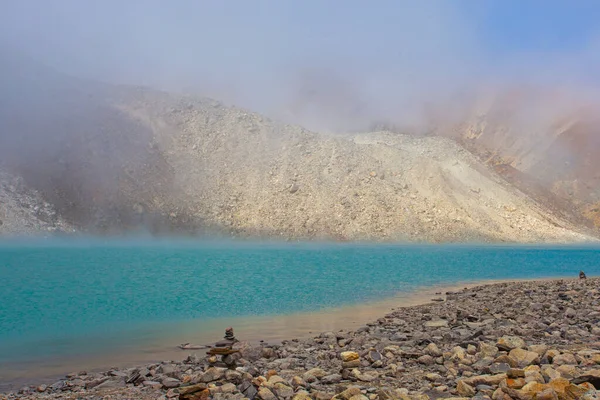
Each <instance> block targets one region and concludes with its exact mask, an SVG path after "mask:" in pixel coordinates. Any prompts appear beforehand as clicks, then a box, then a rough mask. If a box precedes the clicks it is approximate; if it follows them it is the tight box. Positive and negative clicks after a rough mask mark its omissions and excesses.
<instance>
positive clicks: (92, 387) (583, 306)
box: [0, 278, 600, 400]
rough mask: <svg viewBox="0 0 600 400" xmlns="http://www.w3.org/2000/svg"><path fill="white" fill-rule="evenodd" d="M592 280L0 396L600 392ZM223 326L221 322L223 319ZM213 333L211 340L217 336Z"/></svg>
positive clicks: (599, 321)
mask: <svg viewBox="0 0 600 400" xmlns="http://www.w3.org/2000/svg"><path fill="white" fill-rule="evenodd" d="M599 284H600V279H598V278H588V279H583V280H579V279H562V280H561V279H558V280H544V281H520V282H502V283H493V284H486V285H481V286H475V287H471V288H465V289H461V290H455V291H449V292H444V293H441V294H440V295H439V296H436V298H434V299H432V300H431V302H428V303H427V304H422V305H417V306H409V307H400V308H396V309H394V310H393V311H391V312H390V313H388V314H387V315H384V316H382V317H381V318H379V319H377V320H375V321H373V322H371V323H368V324H366V325H364V326H361V327H359V328H357V329H355V330H352V331H338V332H322V333H320V334H318V335H314V336H313V337H310V338H305V339H291V340H286V341H283V342H282V343H278V344H268V343H261V344H259V345H249V344H248V343H247V342H244V341H243V338H240V339H241V341H240V342H239V343H236V344H235V345H234V349H236V350H239V352H237V353H233V354H231V355H226V356H211V355H208V354H206V353H207V350H206V349H197V350H190V351H188V352H183V351H182V359H181V360H175V361H164V362H160V363H153V364H148V365H143V366H139V367H136V368H127V369H110V370H106V371H104V372H93V373H92V372H89V373H88V372H85V371H81V372H77V373H72V374H69V375H67V376H65V377H64V378H62V379H59V380H57V381H56V382H54V383H52V384H48V385H46V384H42V385H35V382H32V385H31V386H25V387H22V388H20V389H18V390H15V391H14V392H11V393H5V394H0V399H2V400H5V399H142V400H145V399H182V400H183V399H187V400H200V399H224V400H225V399H240V400H241V399H245V398H248V399H260V400H277V399H282V400H287V399H294V400H305V399H315V400H326V399H327V400H328V399H339V400H350V399H352V400H379V399H382V400H392V399H401V400H407V399H422V400H426V399H437V398H476V399H482V400H483V399H494V400H499V399H506V400H508V399H594V398H600V392H597V391H596V389H600V290H599V288H598V285H599ZM224 329H225V327H224ZM216 339H218V338H216Z"/></svg>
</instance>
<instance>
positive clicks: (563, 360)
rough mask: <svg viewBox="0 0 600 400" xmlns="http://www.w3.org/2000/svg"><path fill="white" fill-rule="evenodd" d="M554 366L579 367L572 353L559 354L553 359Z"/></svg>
mask: <svg viewBox="0 0 600 400" xmlns="http://www.w3.org/2000/svg"><path fill="white" fill-rule="evenodd" d="M552 364H554V365H577V364H578V363H577V359H576V358H575V356H574V355H573V354H571V353H564V354H559V355H557V356H555V357H553V358H552Z"/></svg>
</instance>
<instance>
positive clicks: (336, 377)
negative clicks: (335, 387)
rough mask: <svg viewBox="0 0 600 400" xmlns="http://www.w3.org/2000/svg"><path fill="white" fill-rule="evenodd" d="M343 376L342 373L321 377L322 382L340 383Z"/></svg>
mask: <svg viewBox="0 0 600 400" xmlns="http://www.w3.org/2000/svg"><path fill="white" fill-rule="evenodd" d="M341 381H342V376H341V375H340V374H331V375H327V376H324V377H323V378H321V382H322V383H325V384H332V383H340V382H341Z"/></svg>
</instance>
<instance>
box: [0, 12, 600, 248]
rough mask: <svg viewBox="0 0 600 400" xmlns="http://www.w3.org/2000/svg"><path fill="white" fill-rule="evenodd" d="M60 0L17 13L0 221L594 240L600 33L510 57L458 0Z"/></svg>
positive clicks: (0, 76) (4, 96) (15, 229)
mask: <svg viewBox="0 0 600 400" xmlns="http://www.w3.org/2000/svg"><path fill="white" fill-rule="evenodd" d="M321 6H322V5H321ZM321 6H319V7H321ZM49 7H50V6H49V5H47V4H46V3H42V2H36V1H25V2H14V3H12V2H11V3H10V4H7V10H8V12H7V13H5V14H3V16H2V17H1V18H2V20H1V22H3V24H2V27H1V30H0V33H1V36H0V37H1V39H2V40H1V41H0V44H2V46H1V47H0V54H1V56H0V169H1V170H2V171H3V172H2V174H3V175H1V176H2V177H3V178H2V179H3V180H4V181H6V182H8V181H9V180H11V181H12V180H14V179H17V180H18V181H19V182H22V184H19V185H16V186H15V185H12V184H11V185H8V184H7V185H4V186H0V187H2V188H4V189H0V191H1V190H4V191H3V192H0V194H4V196H5V198H6V199H8V198H10V199H11V200H10V202H9V201H8V200H6V201H4V202H3V203H2V204H0V208H2V209H0V211H1V212H2V214H0V219H2V220H4V223H3V224H2V225H0V232H3V233H10V234H14V233H23V232H27V233H30V232H31V231H35V229H34V228H35V227H36V226H38V227H39V230H48V225H47V224H48V223H49V224H50V227H51V229H50V230H53V229H55V228H56V229H57V230H62V229H63V228H64V229H65V230H71V229H75V230H77V231H82V232H93V233H123V232H134V231H140V230H143V231H150V232H156V233H186V234H190V233H193V234H198V233H206V234H226V235H242V236H266V237H278V238H281V237H284V238H299V239H305V238H328V239H332V238H333V239H339V240H355V239H368V240H419V241H420V240H425V241H464V240H491V241H524V242H533V241H573V240H587V239H589V238H590V237H594V236H597V234H598V227H599V225H600V204H599V202H600V192H599V191H598V187H600V186H599V185H598V179H600V164H598V161H597V157H595V154H597V152H598V150H599V146H600V143H599V142H600V139H599V134H598V128H597V127H598V120H597V117H595V115H598V113H597V111H598V104H600V103H598V101H597V96H596V93H597V91H596V90H595V88H597V79H596V76H595V72H594V71H595V70H594V68H593V66H594V65H597V64H598V59H597V57H596V56H594V54H596V53H595V52H594V49H595V48H596V46H595V44H594V43H595V42H594V41H593V40H591V41H589V42H587V43H582V44H581V45H580V46H579V47H577V48H575V49H573V48H570V49H569V50H561V51H559V52H554V53H551V52H549V53H544V54H535V53H533V52H531V51H530V52H527V51H524V52H522V53H521V54H520V55H518V56H515V55H514V54H513V55H511V56H505V57H503V58H501V59H500V58H498V57H496V58H494V57H491V56H490V55H489V54H487V53H486V50H485V46H483V45H482V43H481V42H479V41H478V35H477V34H476V31H475V27H474V26H475V25H473V24H472V21H471V20H470V19H469V18H466V17H465V14H464V13H462V11H461V9H460V7H459V6H452V5H447V4H446V3H442V2H440V3H436V4H433V2H432V4H431V5H422V6H418V7H417V6H415V7H407V6H402V7H401V6H396V5H395V4H394V3H392V2H390V3H385V4H384V5H382V9H386V10H387V13H384V12H382V11H381V10H378V9H376V8H374V9H369V10H364V7H363V8H361V7H360V5H359V4H358V3H354V2H350V3H349V4H348V5H347V7H345V8H341V7H338V6H334V5H327V6H322V8H319V10H320V11H321V12H320V13H318V14H314V13H312V12H311V10H315V9H316V8H315V7H317V4H316V3H313V2H308V3H307V4H306V5H303V6H302V7H300V6H286V5H275V4H272V3H270V4H267V3H260V4H257V5H253V6H250V5H248V4H246V3H242V2H231V3H230V4H228V5H216V4H204V5H198V4H195V3H193V2H182V4H180V5H179V6H177V7H175V6H173V7H165V6H164V5H161V4H160V3H157V2H147V3H146V2H144V3H142V2H136V1H134V2H128V3H127V4H123V5H119V4H117V3H116V2H112V1H109V2H106V4H102V5H84V4H81V3H78V2H72V1H67V0H62V1H58V2H56V3H55V4H53V5H52V7H50V8H49ZM116 10H118V11H119V12H115V11H116ZM232 10H236V12H232ZM361 10H362V11H361ZM492 11H493V10H487V9H485V7H483V9H475V10H474V11H472V12H474V13H476V14H477V15H478V16H479V18H481V19H482V20H484V19H485V18H486V15H488V14H489V13H492ZM92 15H93V16H94V18H92ZM333 15H335V16H336V18H335V21H336V23H335V24H333V23H332V21H333V20H334V19H333V17H332V16H333ZM359 16H360V18H359ZM283 17H286V18H292V19H291V20H290V21H292V22H289V24H285V23H283V21H284V20H285V19H283ZM568 17H569V16H568V15H565V16H564V18H568ZM375 22H377V24H376V23H375ZM515 23H517V22H515ZM374 27H377V29H374ZM274 31H277V32H280V33H281V34H280V35H279V36H277V35H272V34H271V33H272V32H274ZM590 37H591V36H590ZM310 38H313V40H309V39H310ZM213 99H215V100H213ZM240 107H243V108H240ZM256 112H259V113H256ZM9 177H10V178H9ZM9 186H10V188H11V189H10V190H9V189H7V188H9ZM32 193H35V195H34V194H32ZM21 195H22V199H25V197H27V196H29V197H27V198H28V199H30V200H31V201H22V202H21V203H22V206H19V199H20V198H21V197H19V196H21ZM33 199H35V200H33ZM9 203H10V207H9ZM34 203H35V204H37V207H38V209H47V210H51V211H48V212H49V214H48V215H50V214H51V215H53V216H55V218H54V217H53V218H54V219H52V218H50V219H48V217H47V216H36V213H35V212H34V213H31V212H29V211H27V210H30V209H33V208H35V207H36V205H35V204H34ZM42 206H43V207H42ZM19 207H21V208H19ZM9 208H10V209H9ZM18 210H21V211H23V212H21V211H18ZM38 217H39V218H38ZM36 218H38V219H36ZM25 220H26V221H28V222H27V224H25V225H27V226H29V228H27V229H26V230H24V229H23V228H22V227H23V226H25V225H24V224H23V223H20V222H19V221H25ZM44 221H46V222H44ZM48 221H50V222H48ZM38 223H39V224H38ZM36 224H38V225H36ZM44 224H46V225H44ZM42 228H43V229H42Z"/></svg>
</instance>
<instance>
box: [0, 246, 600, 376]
mask: <svg viewBox="0 0 600 400" xmlns="http://www.w3.org/2000/svg"><path fill="white" fill-rule="evenodd" d="M579 270H584V271H585V272H586V273H587V274H588V276H595V275H598V274H600V248H598V247H535V246H513V247H511V246H475V245H473V246H471V245H469V246H468V245H445V246H434V245H422V246H420V245H366V244H322V243H319V244H316V243H303V244H289V243H285V244H284V243H248V242H234V241H223V242H193V241H189V240H181V241H175V240H170V241H169V240H164V241H160V240H132V239H128V240H121V241H117V240H101V239H94V240H92V239H76V240H70V241H67V240H59V239H52V240H23V241H4V242H0V282H1V290H0V381H2V379H3V373H5V374H7V372H6V371H8V368H7V367H6V366H7V365H9V363H10V365H19V366H20V368H22V369H23V370H24V371H27V369H29V368H34V366H35V365H38V364H39V363H41V362H43V361H44V360H45V361H46V362H52V360H58V359H61V358H65V359H66V358H70V357H74V358H77V357H91V358H93V357H99V356H100V355H102V356H103V357H106V359H107V360H110V357H109V355H110V354H118V353H119V352H135V349H136V346H137V347H140V348H142V347H143V348H144V349H146V350H147V349H149V348H151V347H152V346H153V345H154V344H155V343H162V344H163V345H164V343H165V341H167V340H170V341H171V342H172V343H173V344H177V343H181V342H184V339H188V338H190V337H191V338H192V339H193V338H194V337H196V336H195V335H198V337H201V336H202V335H201V331H202V329H204V328H203V327H206V329H208V327H211V329H212V328H214V325H215V321H219V324H217V325H218V326H219V327H218V329H219V331H221V330H222V329H221V328H225V326H224V324H226V323H228V322H229V321H230V319H232V320H234V321H235V318H241V317H244V318H246V321H250V323H251V322H252V318H257V319H256V321H259V319H258V318H260V316H272V315H289V314H293V313H302V312H318V311H320V310H323V309H327V308H331V307H340V306H352V305H354V304H360V303H365V302H372V301H378V300H383V299H386V298H389V297H392V296H396V295H397V294H398V293H408V292H411V291H416V290H419V289H420V288H423V287H431V286H434V285H452V284H453V283H458V282H461V283H463V282H469V281H471V282H472V281H481V280H488V279H530V278H547V277H573V278H574V277H577V274H578V273H579ZM400 305H401V304H398V306H400ZM221 322H222V324H221ZM257 323H258V322H257ZM190 324H191V325H190ZM191 327H192V328H191ZM260 328H261V327H259V329H260ZM264 329H265V330H267V329H269V328H268V327H264ZM196 331H198V332H196ZM236 333H237V334H238V335H239V334H242V335H243V332H239V331H236ZM179 339H181V340H180V341H178V340H179ZM218 339H220V337H217V338H215V340H218ZM107 362H108V361H107ZM57 365H60V364H57ZM3 366H4V367H3ZM99 367H102V365H99ZM67 372H68V371H67ZM4 379H9V377H8V375H5V376H4Z"/></svg>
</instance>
